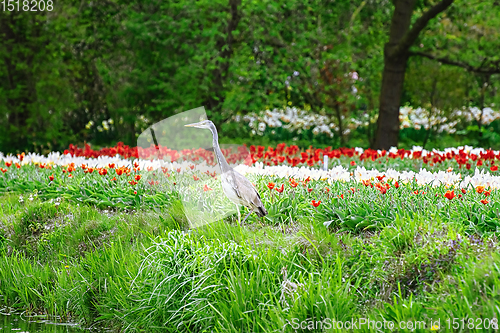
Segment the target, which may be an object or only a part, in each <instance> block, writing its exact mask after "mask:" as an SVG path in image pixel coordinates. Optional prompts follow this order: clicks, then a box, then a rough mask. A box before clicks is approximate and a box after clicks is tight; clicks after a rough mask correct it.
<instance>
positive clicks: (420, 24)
mask: <svg viewBox="0 0 500 333" xmlns="http://www.w3.org/2000/svg"><path fill="white" fill-rule="evenodd" d="M453 1H454V0H441V1H440V2H439V3H437V4H436V5H434V7H432V8H431V9H429V10H428V11H426V12H425V13H424V14H422V16H420V17H419V18H418V19H417V21H415V23H414V24H413V26H412V27H411V29H410V30H409V31H408V32H407V33H406V34H405V35H404V37H403V38H402V39H401V41H400V42H399V43H398V45H397V46H396V47H395V48H394V49H393V51H392V52H391V53H392V55H393V56H397V55H401V54H403V53H404V52H406V51H407V50H408V49H409V48H410V46H412V45H413V43H415V41H416V40H417V38H418V35H419V34H420V32H421V31H422V30H423V29H424V28H425V27H426V26H427V23H429V21H430V20H432V19H433V18H435V17H436V16H437V15H438V14H439V13H441V12H443V11H445V10H446V8H448V7H449V6H450V5H451V4H452V3H453Z"/></svg>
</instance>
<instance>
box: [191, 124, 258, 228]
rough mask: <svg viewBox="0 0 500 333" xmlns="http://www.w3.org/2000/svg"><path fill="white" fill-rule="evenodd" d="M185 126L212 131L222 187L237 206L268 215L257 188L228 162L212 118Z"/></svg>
mask: <svg viewBox="0 0 500 333" xmlns="http://www.w3.org/2000/svg"><path fill="white" fill-rule="evenodd" d="M185 126H188V127H196V128H207V129H209V130H210V131H211V132H212V140H213V142H212V143H213V150H214V153H215V156H216V157H217V161H218V162H219V166H220V169H221V181H222V189H223V190H224V193H225V194H226V196H227V197H228V198H229V199H230V200H231V201H232V202H234V203H235V204H236V205H237V206H238V205H243V206H245V207H247V208H248V209H249V210H250V212H249V213H248V215H250V213H251V212H255V214H257V216H259V217H263V216H265V215H267V211H266V208H265V207H264V205H263V204H262V201H261V199H260V195H259V192H257V189H256V188H255V187H254V186H253V184H252V183H251V182H250V181H249V180H248V179H246V178H245V176H243V175H242V174H240V173H239V172H237V171H235V170H234V169H233V168H231V167H230V166H229V164H228V163H227V161H226V158H225V157H224V155H223V154H222V151H221V150H220V147H219V137H218V134H217V128H216V127H215V125H214V123H213V122H211V121H210V120H204V121H201V122H199V123H195V124H189V125H185ZM238 214H239V208H238ZM248 215H247V216H246V217H245V219H244V220H243V222H245V220H246V219H247V217H248Z"/></svg>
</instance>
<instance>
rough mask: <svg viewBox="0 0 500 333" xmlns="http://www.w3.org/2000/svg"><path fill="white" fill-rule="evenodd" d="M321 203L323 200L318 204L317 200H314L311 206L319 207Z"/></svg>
mask: <svg viewBox="0 0 500 333" xmlns="http://www.w3.org/2000/svg"><path fill="white" fill-rule="evenodd" d="M320 203H321V200H320V201H318V202H316V200H313V201H312V203H311V205H313V206H314V207H318V206H319V204H320Z"/></svg>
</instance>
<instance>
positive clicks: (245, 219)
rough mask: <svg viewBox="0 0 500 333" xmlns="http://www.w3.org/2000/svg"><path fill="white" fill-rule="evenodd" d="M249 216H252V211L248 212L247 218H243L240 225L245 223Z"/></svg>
mask: <svg viewBox="0 0 500 333" xmlns="http://www.w3.org/2000/svg"><path fill="white" fill-rule="evenodd" d="M250 214H252V211H249V212H248V214H247V216H245V219H244V220H243V222H241V223H245V221H246V219H247V217H248V216H250Z"/></svg>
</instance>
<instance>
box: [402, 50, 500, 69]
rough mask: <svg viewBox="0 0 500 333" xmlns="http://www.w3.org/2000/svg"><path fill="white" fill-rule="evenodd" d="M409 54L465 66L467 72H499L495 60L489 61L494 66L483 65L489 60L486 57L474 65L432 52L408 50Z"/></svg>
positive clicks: (497, 63)
mask: <svg viewBox="0 0 500 333" xmlns="http://www.w3.org/2000/svg"><path fill="white" fill-rule="evenodd" d="M409 55H410V56H420V57H424V58H427V59H431V60H437V61H439V62H441V63H443V64H446V65H451V66H457V67H462V68H465V69H466V70H468V71H469V72H473V73H479V74H500V63H499V62H496V61H495V62H491V63H492V64H495V65H496V67H491V66H490V67H483V66H484V64H486V63H488V62H489V61H487V60H486V59H485V60H483V61H482V62H481V65H479V66H477V67H474V66H472V65H470V64H467V63H465V62H462V61H456V60H451V59H449V58H447V57H436V56H434V55H432V54H428V53H424V52H418V51H410V52H409Z"/></svg>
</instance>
